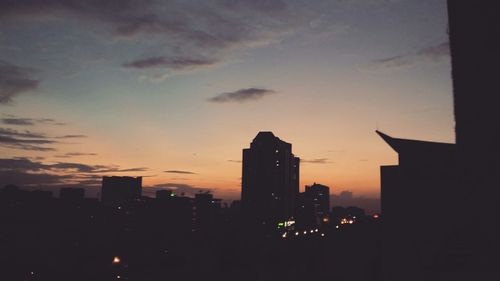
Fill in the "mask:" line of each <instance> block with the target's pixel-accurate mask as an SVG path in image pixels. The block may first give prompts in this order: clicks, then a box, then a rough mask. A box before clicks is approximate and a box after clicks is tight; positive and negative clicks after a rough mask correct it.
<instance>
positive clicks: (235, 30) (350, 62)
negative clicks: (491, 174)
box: [0, 0, 454, 198]
mask: <svg viewBox="0 0 500 281" xmlns="http://www.w3.org/2000/svg"><path fill="white" fill-rule="evenodd" d="M82 3H83V4H82ZM446 30H447V15H446V3H445V1H444V0H426V1H421V0H385V1H384V0H370V1H368V0H367V1H363V0H338V1H333V0H332V1H311V0H307V1H306V0H291V1H264V0H241V1H229V0H220V1H219V0H214V1H189V0H188V1H186V0H182V1H180V0H179V1H136V0H124V1H123V0H122V1H118V0H113V1H97V0H89V1H76V0H74V1H73V0H69V1H62V0H44V1H39V0H25V1H2V2H0V111H1V116H0V118H2V119H1V121H2V124H0V125H1V126H0V128H1V129H0V155H2V156H1V158H2V159H0V180H1V182H0V183H1V184H7V183H16V184H19V185H23V186H41V187H54V186H68V185H75V186H86V187H89V190H92V186H98V185H99V184H100V176H102V175H130V176H145V178H144V183H143V185H144V186H149V187H153V186H154V187H156V188H177V189H179V190H180V191H185V192H187V193H190V192H193V191H196V190H197V189H199V188H210V189H211V190H213V191H214V192H215V194H216V196H219V197H222V198H239V195H240V188H241V187H240V177H241V163H240V162H239V161H241V157H242V156H241V155H242V149H243V148H245V147H248V146H249V144H250V142H251V141H252V139H253V138H254V137H255V135H256V134H257V133H258V132H259V131H264V130H265V131H273V132H274V133H275V135H276V136H278V137H280V138H281V139H282V140H285V141H287V142H290V143H292V145H293V152H294V154H296V155H297V156H299V157H301V159H302V164H301V189H303V188H304V185H306V184H312V183H313V182H319V183H322V184H326V185H329V186H330V187H331V192H332V193H339V192H341V191H343V190H350V191H352V192H354V194H355V196H366V197H378V196H379V188H380V183H379V179H380V177H379V166H380V165H386V164H395V163H397V157H396V156H397V155H396V153H395V152H393V151H392V150H391V149H390V148H389V147H388V145H386V144H385V143H383V141H382V140H381V139H379V137H378V136H377V135H376V134H375V133H374V131H375V129H377V128H378V129H379V130H382V131H384V132H386V133H388V134H390V135H393V136H396V137H403V138H418V139H425V140H432V141H441V142H454V121H453V108H452V89H451V79H450V76H451V75H450V69H451V66H450V59H449V50H448V39H447V33H446ZM93 190H94V191H97V190H98V188H97V187H95V188H94V189H93ZM145 190H146V191H148V190H150V191H153V190H154V189H145ZM146 193H147V192H146Z"/></svg>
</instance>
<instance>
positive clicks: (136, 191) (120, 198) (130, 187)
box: [101, 176, 142, 204]
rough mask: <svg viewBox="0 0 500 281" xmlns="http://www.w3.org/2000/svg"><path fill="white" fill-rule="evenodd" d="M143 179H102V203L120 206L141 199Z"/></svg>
mask: <svg viewBox="0 0 500 281" xmlns="http://www.w3.org/2000/svg"><path fill="white" fill-rule="evenodd" d="M141 195H142V177H135V178H134V177H115V176H113V177H102V197H101V201H102V202H103V203H106V204H118V203H123V202H126V201H130V200H133V199H138V198H141Z"/></svg>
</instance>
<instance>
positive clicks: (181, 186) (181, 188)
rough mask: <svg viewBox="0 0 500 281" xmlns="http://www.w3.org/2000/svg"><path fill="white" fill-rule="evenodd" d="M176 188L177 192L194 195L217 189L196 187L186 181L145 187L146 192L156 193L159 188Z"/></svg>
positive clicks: (144, 191)
mask: <svg viewBox="0 0 500 281" xmlns="http://www.w3.org/2000/svg"><path fill="white" fill-rule="evenodd" d="M164 189H167V190H174V191H175V192H176V193H177V194H182V193H184V194H185V195H186V196H194V195H195V194H197V193H200V192H213V191H214V190H215V189H213V188H206V187H196V186H193V185H189V184H185V183H162V184H156V185H153V186H150V187H145V188H143V193H145V194H149V195H152V194H155V193H156V191H157V190H164Z"/></svg>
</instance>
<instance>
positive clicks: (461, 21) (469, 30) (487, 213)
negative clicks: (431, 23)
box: [448, 0, 500, 278]
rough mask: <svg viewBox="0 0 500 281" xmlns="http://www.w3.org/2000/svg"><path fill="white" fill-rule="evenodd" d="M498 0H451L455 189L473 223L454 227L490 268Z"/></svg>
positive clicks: (499, 122) (498, 188) (497, 221)
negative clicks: (457, 167) (457, 166)
mask: <svg viewBox="0 0 500 281" xmlns="http://www.w3.org/2000/svg"><path fill="white" fill-rule="evenodd" d="M498 4H499V3H498V1H493V0H489V1H488V0H485V1H474V2H472V1H448V18H449V35H450V47H451V55H452V60H451V62H452V76H453V97H454V110H455V121H456V126H455V130H456V142H457V149H458V157H459V163H460V172H459V174H458V175H457V176H459V177H460V182H461V185H460V188H459V190H457V193H458V192H459V193H460V194H461V197H462V198H461V199H462V200H461V202H460V204H462V205H467V206H468V209H470V210H471V211H470V212H467V213H465V212H464V213H463V214H462V213H461V214H459V215H460V216H462V217H463V218H464V221H466V222H470V223H469V224H465V225H464V226H463V227H462V229H461V230H460V231H456V232H457V233H463V234H462V236H463V238H462V244H464V246H463V247H465V248H468V249H469V251H470V252H471V253H472V257H471V260H474V261H478V262H479V263H483V265H481V266H483V267H484V266H487V267H491V268H497V267H496V266H495V264H498V263H499V262H500V258H499V255H498V251H500V184H499V183H500V111H499V108H500V104H499V103H498V95H499V92H500V83H499V79H498V73H499V67H500V51H499V50H500V39H499V36H500V19H499V17H498V14H499V12H500V9H499V6H498ZM472 222H475V223H472ZM484 261H488V262H484ZM474 266H476V267H479V266H477V265H474ZM481 270H482V269H481ZM481 270H478V271H481ZM483 271H484V270H483ZM497 272H498V270H497ZM499 278H500V276H499Z"/></svg>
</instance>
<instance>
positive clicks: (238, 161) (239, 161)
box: [227, 160, 242, 163]
mask: <svg viewBox="0 0 500 281" xmlns="http://www.w3.org/2000/svg"><path fill="white" fill-rule="evenodd" d="M227 162H232V163H241V162H242V161H241V160H227Z"/></svg>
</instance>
